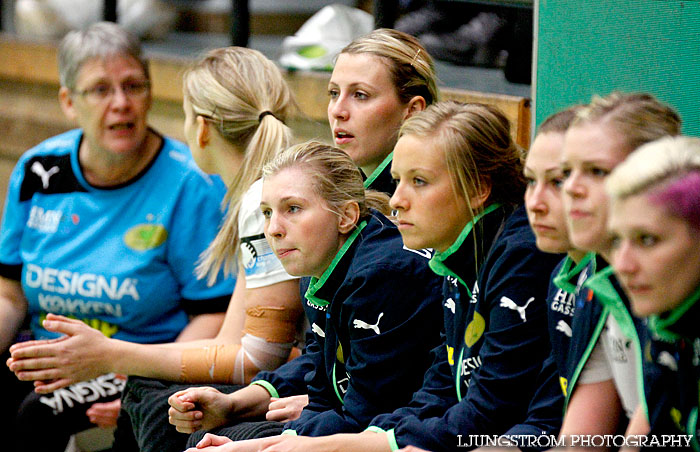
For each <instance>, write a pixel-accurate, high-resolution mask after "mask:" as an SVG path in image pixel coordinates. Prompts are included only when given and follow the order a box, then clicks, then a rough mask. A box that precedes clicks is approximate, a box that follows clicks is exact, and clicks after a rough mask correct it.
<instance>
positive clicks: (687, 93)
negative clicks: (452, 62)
mask: <svg viewBox="0 0 700 452" xmlns="http://www.w3.org/2000/svg"><path fill="white" fill-rule="evenodd" d="M538 16H539V20H538V25H537V27H538V30H537V36H538V38H537V58H536V74H535V77H536V85H535V108H536V111H535V122H536V124H537V125H539V124H540V122H542V120H543V119H544V118H546V117H547V116H548V115H550V114H552V113H554V112H556V111H558V110H560V109H562V108H565V107H567V106H569V105H572V104H575V103H585V102H588V101H589V100H590V98H591V96H592V95H593V94H601V95H605V94H608V93H610V92H611V91H614V90H619V91H647V92H651V93H653V94H654V95H656V96H657V97H658V98H659V99H661V100H663V101H665V102H667V103H669V104H671V105H673V106H674V107H675V108H676V109H677V110H678V111H679V112H680V114H681V116H682V118H683V133H685V134H688V135H694V136H700V0H692V1H663V0H627V1H619V0H614V1H598V2H591V1H588V0H540V1H539V6H538Z"/></svg>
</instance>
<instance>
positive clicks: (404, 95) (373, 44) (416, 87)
mask: <svg viewBox="0 0 700 452" xmlns="http://www.w3.org/2000/svg"><path fill="white" fill-rule="evenodd" d="M340 53H341V54H343V53H345V54H350V55H356V54H364V53H368V54H371V55H374V56H378V57H380V58H382V59H383V60H384V61H385V62H386V63H387V67H388V69H389V73H390V75H391V79H392V81H393V82H394V86H395V87H396V92H397V94H398V96H399V99H400V100H401V102H403V103H404V104H405V103H408V102H409V101H410V100H411V99H412V98H413V97H414V96H422V97H423V99H425V103H426V104H427V105H430V104H432V103H434V102H437V101H439V100H440V94H439V91H438V88H437V77H436V76H435V65H434V63H433V59H432V57H431V56H430V55H429V54H428V52H427V51H426V50H425V48H424V47H423V46H422V45H421V43H420V42H419V41H418V40H417V39H416V38H414V37H413V36H411V35H409V34H406V33H403V32H401V31H398V30H392V29H390V28H379V29H377V30H374V31H373V32H371V33H369V34H367V35H365V36H361V37H359V38H357V39H355V40H354V41H352V42H351V43H350V44H348V45H347V46H346V47H345V48H344V49H343V50H341V51H340Z"/></svg>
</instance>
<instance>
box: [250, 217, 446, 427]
mask: <svg viewBox="0 0 700 452" xmlns="http://www.w3.org/2000/svg"><path fill="white" fill-rule="evenodd" d="M430 257H431V253H430V252H429V251H426V250H418V251H413V250H408V249H407V248H404V246H403V241H402V239H401V236H400V234H399V232H398V230H397V228H396V226H395V225H394V224H392V223H391V222H390V221H389V220H388V219H387V218H386V217H384V216H383V215H382V214H380V213H378V212H374V211H373V212H372V215H371V216H370V217H369V218H367V219H366V221H365V222H363V223H361V224H360V226H359V227H358V229H357V230H356V231H355V233H353V234H352V235H351V236H350V237H349V238H348V240H347V241H346V242H345V244H344V246H343V248H342V249H341V250H340V252H339V253H338V255H337V256H336V258H335V260H334V261H333V262H332V263H331V266H330V267H329V269H328V270H327V271H326V272H325V273H324V274H323V275H322V277H321V279H316V278H311V279H309V278H304V279H302V287H304V288H306V287H308V290H306V293H305V297H304V310H305V312H306V315H307V317H308V319H309V323H310V325H311V327H312V331H313V338H311V340H310V341H309V342H307V351H306V353H305V354H304V355H303V356H302V357H300V358H297V359H295V360H292V361H291V362H290V363H288V364H287V365H285V366H282V367H281V368H280V369H281V370H282V372H281V373H280V372H278V371H273V372H269V373H266V375H264V377H265V378H264V379H265V380H266V381H267V382H268V383H270V384H271V385H272V386H273V387H275V389H277V387H278V386H280V387H285V385H289V382H284V381H280V378H281V377H282V378H286V377H285V376H284V375H287V376H288V375H289V372H288V371H289V370H290V369H291V366H296V367H297V368H304V367H305V365H304V363H311V364H312V366H311V369H312V370H311V371H310V372H306V374H305V383H306V392H307V393H308V394H309V404H308V406H307V407H306V408H305V409H304V411H303V412H302V415H301V417H300V418H299V419H297V420H296V421H292V422H290V423H288V424H287V426H286V428H287V429H291V430H294V431H296V433H297V434H299V435H306V436H321V435H329V434H332V433H342V432H360V431H362V430H364V429H365V428H366V427H367V425H368V424H369V421H370V420H371V419H372V418H374V417H375V416H376V415H378V414H380V413H386V412H391V411H392V410H394V409H396V408H397V407H400V406H403V405H405V404H407V403H408V402H409V400H410V399H411V395H412V394H413V392H415V391H416V390H418V388H420V386H421V382H422V380H423V375H424V374H425V371H426V370H427V369H428V368H429V367H430V365H431V364H432V355H431V353H430V351H431V350H432V349H433V348H434V347H436V346H437V344H439V343H440V328H441V321H442V311H441V308H440V302H441V300H442V295H441V289H440V288H441V285H442V278H440V277H438V276H436V275H435V274H434V273H433V272H432V271H430V268H429V267H428V262H429V259H430ZM299 359H302V361H301V362H300V363H299V364H294V361H297V360H299ZM285 368H286V369H285ZM302 372H303V370H302ZM261 376H263V375H261ZM298 378H299V376H298V375H297V376H294V377H293V378H292V379H296V381H298ZM280 395H282V394H280Z"/></svg>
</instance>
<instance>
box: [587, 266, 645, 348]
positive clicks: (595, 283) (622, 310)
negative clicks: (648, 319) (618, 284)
mask: <svg viewBox="0 0 700 452" xmlns="http://www.w3.org/2000/svg"><path fill="white" fill-rule="evenodd" d="M611 277H614V273H613V267H612V265H608V266H607V267H605V268H604V269H602V270H601V271H599V272H596V273H595V274H594V275H593V276H591V277H590V278H588V280H587V281H586V282H585V283H584V285H585V286H586V287H588V288H589V289H591V290H592V291H593V293H594V294H595V296H596V298H597V299H598V301H599V302H600V303H601V304H602V305H603V306H606V307H607V308H608V309H609V310H610V314H612V315H613V317H615V320H617V323H618V325H620V329H621V330H622V333H623V334H624V335H625V336H627V337H629V338H634V337H637V329H636V328H635V327H634V322H633V321H632V317H631V314H630V313H629V309H627V306H625V303H624V302H623V301H622V298H621V297H620V294H619V293H617V290H616V289H615V286H613V284H612V282H611V281H610V278H611Z"/></svg>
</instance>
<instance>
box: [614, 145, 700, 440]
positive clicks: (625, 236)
mask: <svg viewBox="0 0 700 452" xmlns="http://www.w3.org/2000/svg"><path fill="white" fill-rule="evenodd" d="M606 189H607V193H608V194H609V196H610V201H611V202H610V218H609V226H610V230H611V233H612V237H613V246H612V251H611V252H610V262H611V265H612V266H613V268H614V269H615V274H616V275H617V277H618V279H619V280H620V284H621V285H622V287H623V288H624V290H625V292H626V293H627V295H628V296H629V298H630V305H631V308H632V311H633V312H634V313H635V314H636V315H638V316H640V317H647V318H648V323H647V325H648V328H649V330H650V332H651V343H650V346H649V353H645V359H644V367H645V368H646V369H647V370H649V372H645V377H647V376H648V375H653V374H656V375H660V376H657V377H656V378H655V379H654V380H652V381H646V382H645V384H646V385H647V386H648V387H647V388H646V389H647V391H646V405H647V407H648V409H649V423H650V425H651V429H650V432H649V434H650V435H651V437H656V438H659V437H661V435H674V436H675V437H676V438H680V437H681V435H683V440H684V441H685V440H686V438H687V441H688V443H686V444H683V446H686V447H688V448H690V447H689V446H690V443H691V442H692V443H693V446H694V447H696V446H697V445H698V441H699V439H700V435H699V433H700V431H699V430H698V426H697V420H696V416H697V412H698V388H699V387H700V386H699V385H698V381H699V380H700V377H699V376H700V372H698V366H699V365H700V364H699V363H698V359H697V356H698V346H699V345H700V335H699V334H698V321H699V320H700V317H699V316H698V306H700V305H699V304H698V299H700V246H699V245H700V139H698V138H690V137H674V138H662V139H660V140H657V141H653V142H651V143H649V144H645V145H644V146H641V147H640V148H639V149H637V150H636V151H635V152H633V153H632V154H631V155H630V156H629V157H628V158H627V159H626V160H625V161H624V162H623V163H621V164H620V166H618V167H617V168H615V170H614V171H613V172H612V173H611V174H610V176H609V177H608V180H607V181H606ZM696 448H697V447H696Z"/></svg>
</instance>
